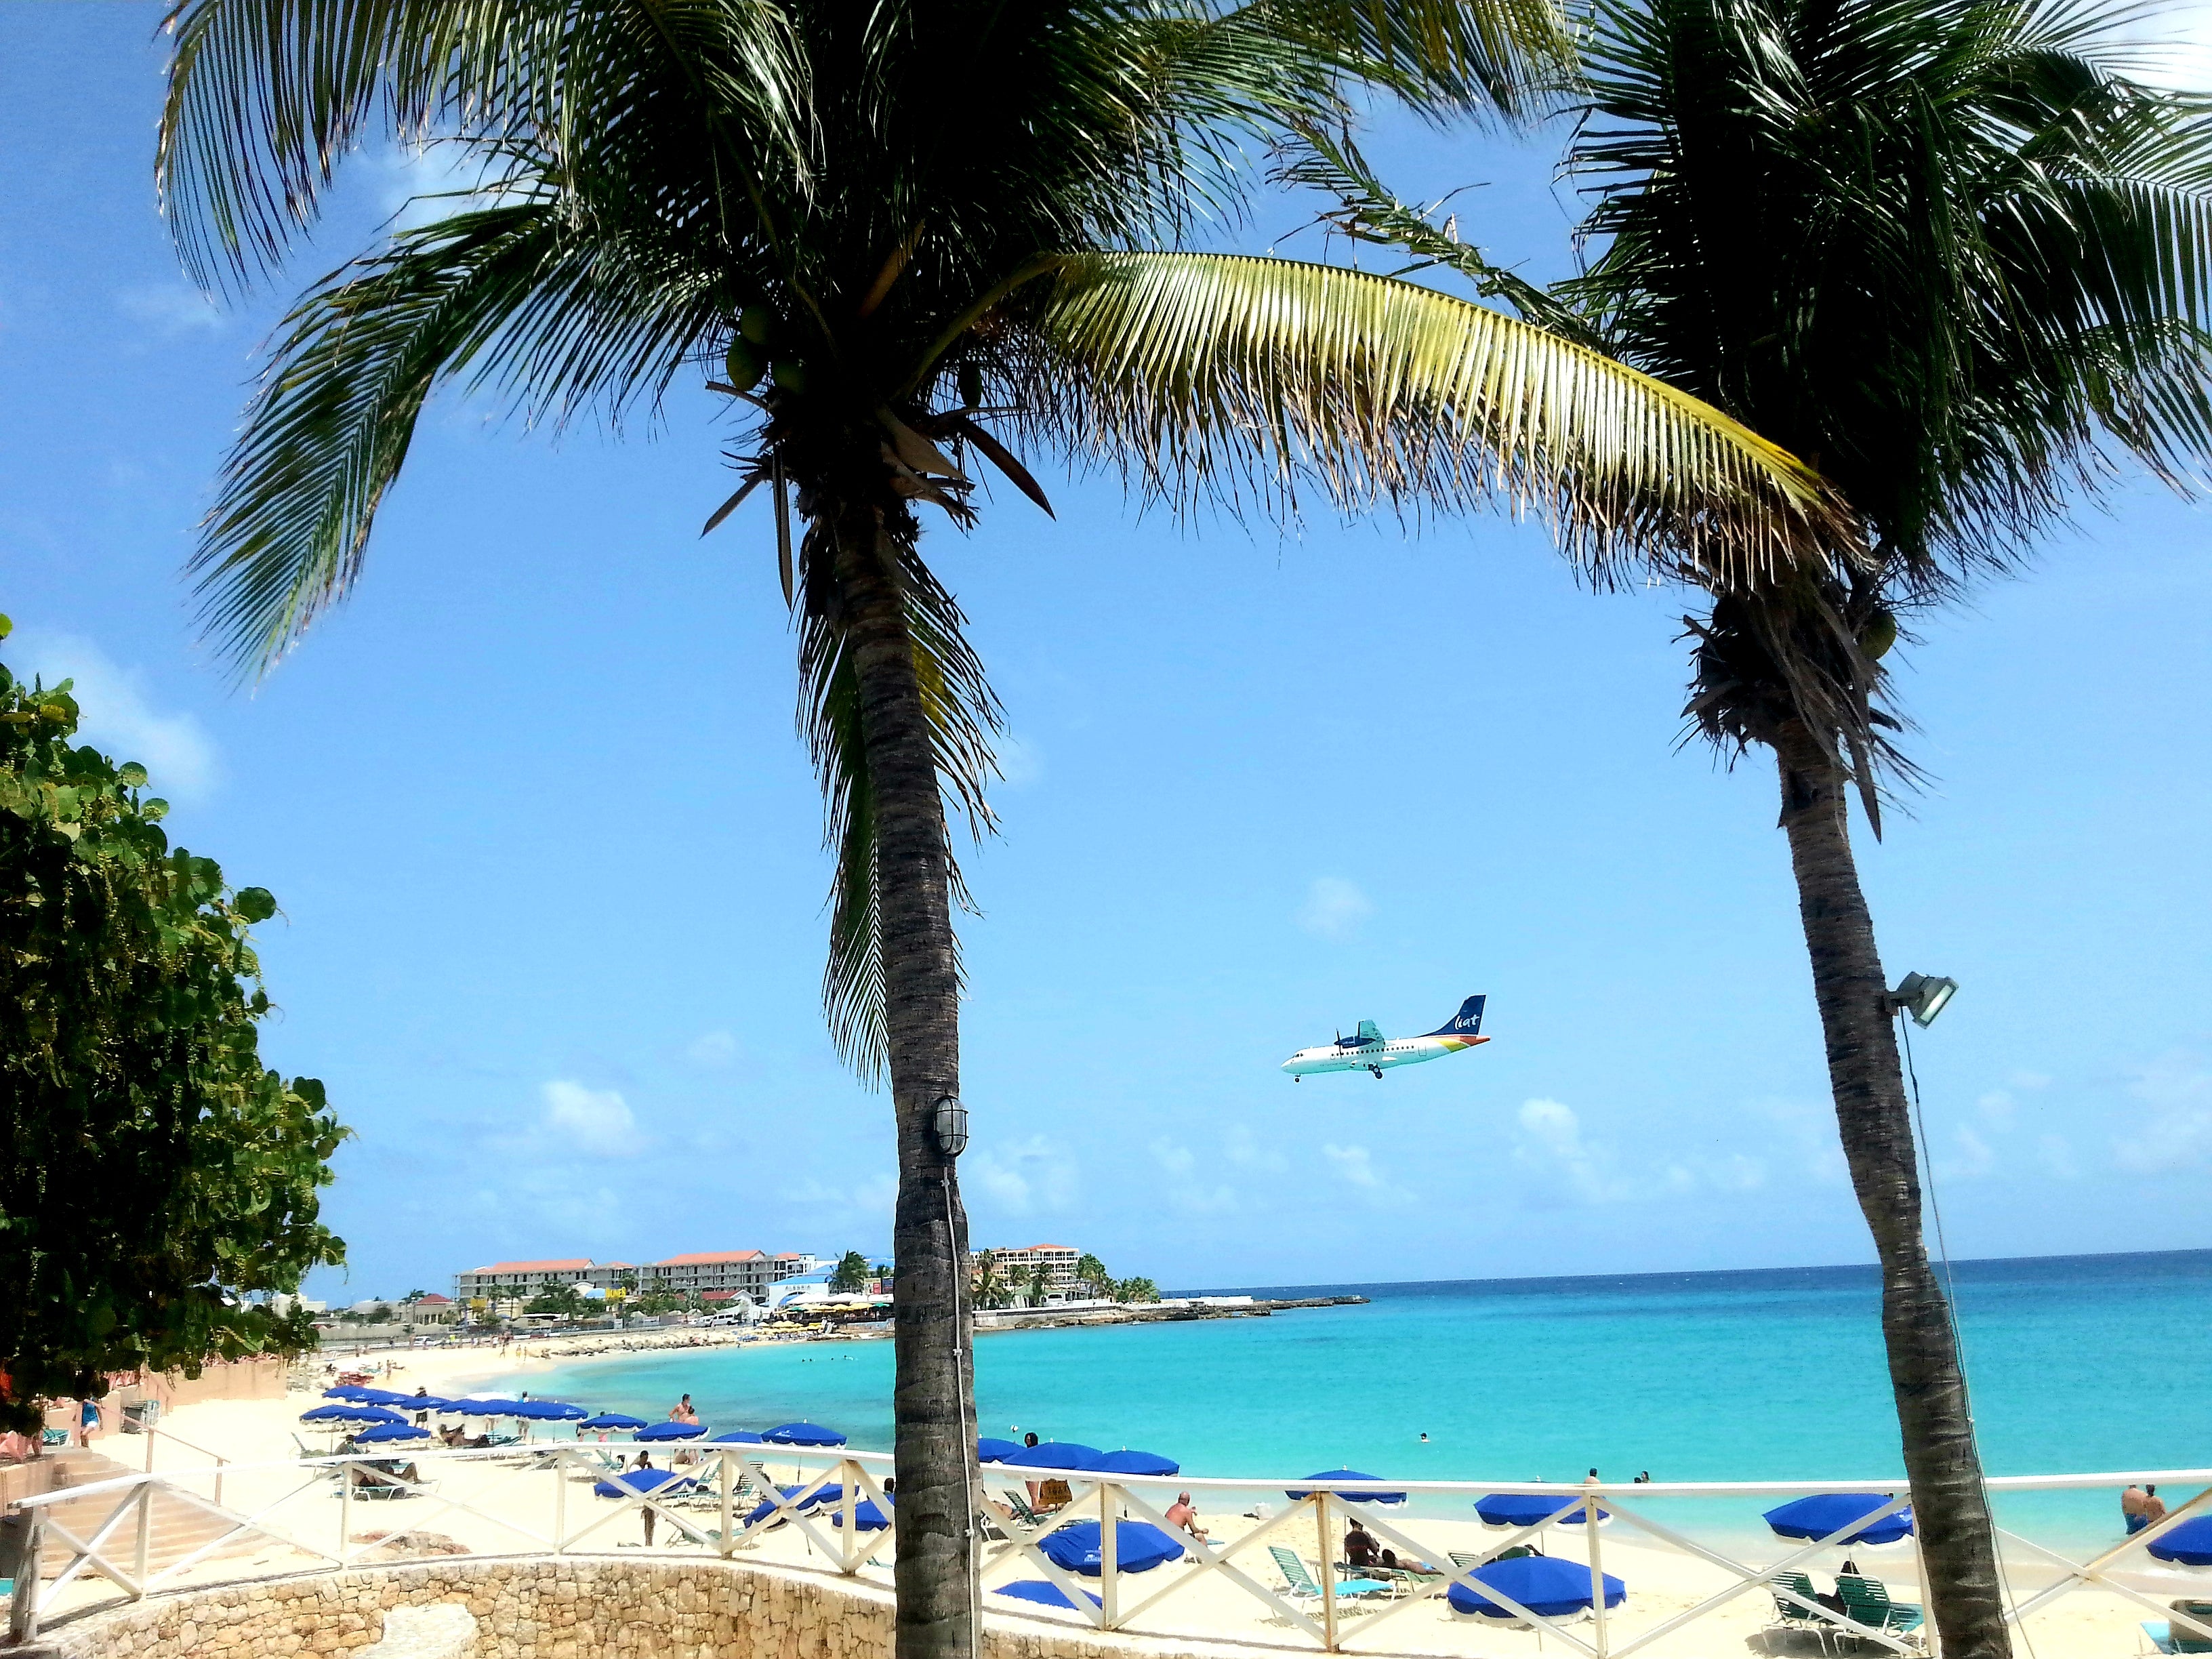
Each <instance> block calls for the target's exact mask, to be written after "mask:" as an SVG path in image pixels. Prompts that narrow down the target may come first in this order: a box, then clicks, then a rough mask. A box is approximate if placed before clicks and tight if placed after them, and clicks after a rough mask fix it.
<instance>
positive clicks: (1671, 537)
mask: <svg viewBox="0 0 2212 1659" xmlns="http://www.w3.org/2000/svg"><path fill="white" fill-rule="evenodd" d="M1036 326H1037V327H1038V329H1039V330H1040V331H1041V332H1042V336H1043V337H1044V338H1045V339H1046V341H1047V342H1048V349H1049V351H1050V353H1051V357H1052V364H1051V368H1049V369H1048V370H1047V371H1046V372H1045V373H1044V374H1041V375H1040V377H1039V379H1040V382H1041V384H1040V387H1039V393H1040V395H1041V396H1049V395H1054V391H1055V388H1056V389H1057V394H1056V395H1057V396H1058V398H1059V403H1058V404H1057V406H1056V407H1054V409H1053V410H1052V415H1051V419H1052V420H1053V422H1054V423H1055V424H1056V425H1057V426H1058V427H1059V428H1060V430H1061V431H1062V432H1064V433H1065V434H1066V435H1068V436H1069V437H1070V438H1071V439H1072V441H1074V442H1076V443H1078V444H1079V445H1082V446H1085V447H1089V448H1090V449H1091V450H1093V451H1095V452H1097V453H1099V454H1101V455H1103V456H1104V457H1106V458H1108V459H1119V460H1121V461H1122V462H1123V464H1124V465H1129V466H1131V467H1133V469H1135V470H1138V471H1140V472H1141V473H1142V474H1143V476H1144V477H1145V478H1146V483H1148V484H1149V486H1150V487H1151V488H1152V489H1154V490H1156V491H1157V492H1158V493H1160V494H1162V495H1167V496H1170V497H1171V498H1175V499H1178V500H1188V499H1190V498H1192V497H1193V496H1194V495H1200V494H1204V493H1206V492H1209V491H1212V492H1219V493H1223V494H1234V493H1235V492H1236V491H1237V490H1239V489H1247V488H1249V489H1254V490H1255V491H1257V492H1258V493H1260V494H1261V495H1263V496H1265V497H1267V498H1268V499H1269V500H1271V501H1279V502H1289V501H1295V499H1296V495H1297V487H1298V485H1299V483H1300V482H1301V481H1305V482H1307V483H1317V484H1319V485H1320V486H1321V487H1322V489H1324V490H1325V491H1326V493H1327V494H1328V496H1329V497H1330V498H1331V499H1332V500H1333V501H1336V502H1338V503H1340V504H1341V505H1344V506H1358V505H1362V504H1365V503H1369V502H1374V501H1383V502H1388V503H1391V504H1394V505H1395V506H1398V507H1401V508H1404V509H1411V510H1419V508H1421V507H1424V506H1430V505H1433V506H1438V507H1446V508H1453V509H1456V508H1462V507H1471V506H1474V505H1478V504H1482V503H1486V502H1487V501H1493V500H1499V499H1502V500H1503V501H1505V502H1507V503H1508V504H1510V506H1511V507H1514V508H1515V509H1516V510H1523V509H1527V510H1535V511H1539V512H1541V513H1543V514H1544V516H1545V517H1546V518H1547V520H1549V522H1550V525H1551V527H1552V529H1553V533H1554V535H1555V536H1556V537H1557V538H1559V541H1560V543H1561V544H1562V545H1563V546H1564V547H1565V549H1566V550H1568V551H1569V553H1570V554H1571V556H1573V557H1574V558H1575V559H1576V561H1577V563H1578V564H1579V565H1580V566H1581V567H1582V568H1584V569H1585V570H1587V571H1589V572H1590V573H1591V574H1593V575H1594V576H1595V577H1597V578H1599V579H1601V580H1603V579H1608V578H1610V577H1613V576H1615V575H1618V574H1620V572H1621V571H1622V570H1624V569H1625V568H1627V567H1628V566H1629V565H1630V564H1631V563H1649V562H1664V563H1667V564H1668V565H1670V566H1679V567H1680V568H1683V569H1685V570H1686V571H1689V572H1692V573H1702V574H1704V575H1705V576H1706V577H1709V578H1711V579H1712V580H1725V581H1739V580H1750V579H1751V578H1753V576H1755V575H1757V574H1761V573H1767V574H1771V573H1772V572H1774V571H1776V570H1778V569H1782V568H1787V567H1790V565H1792V564H1794V563H1795V562H1797V561H1798V560H1799V559H1801V558H1802V557H1805V556H1820V557H1824V558H1825V557H1827V556H1832V555H1833V554H1834V552H1835V551H1836V550H1838V549H1844V550H1848V549H1849V548H1850V547H1851V546H1852V545H1854V544H1855V543H1854V532H1853V530H1852V526H1851V525H1850V521H1849V520H1848V519H1847V518H1846V517H1845V516H1844V514H1843V513H1841V512H1840V511H1839V510H1838V507H1836V505H1835V503H1834V502H1833V501H1832V499H1831V497H1830V496H1829V495H1828V494H1827V492H1826V487H1825V485H1824V484H1823V483H1822V482H1821V480H1820V478H1819V477H1818V476H1817V475H1815V474H1814V472H1812V471H1811V470H1810V469H1808V468H1807V467H1806V466H1804V465H1802V463H1800V462H1798V461H1797V460H1796V459H1794V458H1792V457H1791V456H1790V455H1788V454H1787V453H1784V452H1783V451H1782V450H1780V449H1778V448H1777V447H1775V446H1774V445H1772V444H1770V443H1768V442H1766V441H1765V440H1764V439H1762V438H1760V437H1759V436H1758V435H1756V434H1755V433H1753V432H1751V431H1749V430H1748V429H1747V428H1744V427H1742V426H1741V425H1740V424H1738V423H1737V422H1735V421H1732V420H1730V419H1729V417H1728V416H1724V415H1723V414H1721V413H1719V412H1718V411H1717V410H1713V409H1711V408H1710V407H1708V406H1706V405H1705V404H1701V403H1699V401H1698V400H1697V399H1696V398H1692V397H1690V396H1689V395H1687V394H1686V393H1684V392H1679V391H1676V390H1675V389H1674V388H1673V387H1671V386H1666V385H1664V384H1663V383H1662V382H1660V381H1658V380H1654V379H1652V378H1651V377H1650V376H1649V375H1645V374H1639V373H1638V372H1637V371H1635V370H1633V369H1631V368H1626V367H1624V366H1623V365H1622V364H1620V363H1618V362H1614V361H1613V360H1612V359H1610V358H1607V357H1605V356H1601V355H1600V354H1599V353H1597V352H1595V351H1592V350H1590V349H1588V348H1587V347H1583V346H1580V345H1577V344H1575V343H1572V342H1571V341H1566V340H1563V339H1560V338H1559V337H1557V336H1555V335H1553V334H1549V333H1547V332H1546V331H1543V330H1541V329H1539V328H1535V327H1533V326H1531V325H1528V324H1527V323H1523V322H1520V321H1518V320H1516V319H1513V318H1510V317H1506V316H1504V315H1502V314H1501V313H1498V312H1494V311H1491V310H1488V309H1486V308H1485V307H1480V306H1476V305H1472V304H1469V303H1468V301H1463V300H1458V299H1455V298H1452V297H1450V296H1449V295H1443V294H1438V293H1437V292H1435V291H1434V290H1432V289H1425V288H1421V287H1419V286H1416V285H1415V284H1413V283H1406V282H1399V281H1394V280H1391V279H1389V278H1386V277H1379V276H1368V275H1365V274H1364V273H1361V272H1358V271H1351V270H1341V269H1338V268H1335V267H1331V266H1325V265H1313V264H1297V263H1293V262H1291V261H1287V260H1278V259H1259V258H1240V257H1232V256H1225V255H1212V254H1147V253H1118V254H1117V253H1108V254H1091V255H1079V256H1069V257H1067V258H1063V259H1061V260H1060V261H1059V262H1058V267H1057V270H1056V272H1055V273H1054V279H1053V281H1052V283H1051V287H1050V289H1049V292H1048V295H1046V296H1045V297H1044V298H1043V300H1042V302H1041V310H1040V313H1039V314H1038V316H1037V318H1036Z"/></svg>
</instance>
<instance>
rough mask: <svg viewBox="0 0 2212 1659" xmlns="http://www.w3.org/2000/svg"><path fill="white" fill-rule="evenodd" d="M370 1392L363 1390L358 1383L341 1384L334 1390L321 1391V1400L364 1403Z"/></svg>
mask: <svg viewBox="0 0 2212 1659" xmlns="http://www.w3.org/2000/svg"><path fill="white" fill-rule="evenodd" d="M371 1392H372V1390H370V1389H364V1388H363V1387H362V1385H361V1384H360V1383H339V1384H338V1385H337V1387H336V1388H335V1389H324V1390H323V1398H324V1399H325V1400H354V1401H365V1400H367V1399H368V1395H369V1394H370V1393H371Z"/></svg>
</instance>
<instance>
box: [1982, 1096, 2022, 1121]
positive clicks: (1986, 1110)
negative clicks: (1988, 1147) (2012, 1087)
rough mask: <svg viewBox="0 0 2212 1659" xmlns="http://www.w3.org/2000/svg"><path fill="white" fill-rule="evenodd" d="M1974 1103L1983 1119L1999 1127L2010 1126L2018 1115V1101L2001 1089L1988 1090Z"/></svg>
mask: <svg viewBox="0 0 2212 1659" xmlns="http://www.w3.org/2000/svg"><path fill="white" fill-rule="evenodd" d="M1974 1104H1975V1106H1976V1107H1977V1108H1978V1109H1979V1110H1980V1112H1981V1115H1982V1116H1983V1117H1984V1119H1986V1120H1987V1121H1989V1122H1990V1123H1991V1124H1993V1125H1995V1126H1996V1127H1998V1128H2001V1129H2008V1128H2010V1127H2012V1122H2013V1120H2014V1119H2015V1118H2016V1117H2018V1116H2019V1115H2020V1103H2019V1102H2018V1101H2016V1100H2015V1099H2014V1098H2013V1097H2012V1095H2011V1093H2010V1092H2009V1091H2007V1090H2003V1089H1992V1090H1990V1091H1989V1093H1987V1094H1985V1095H1984V1096H1983V1097H1981V1098H1980V1099H1979V1100H1978V1101H1976V1102H1975V1103H1974Z"/></svg>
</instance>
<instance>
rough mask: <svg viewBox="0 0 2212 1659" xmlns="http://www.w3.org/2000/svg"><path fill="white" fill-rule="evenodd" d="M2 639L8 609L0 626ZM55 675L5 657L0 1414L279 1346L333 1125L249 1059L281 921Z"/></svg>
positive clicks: (319, 1233)
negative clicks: (261, 925)
mask: <svg viewBox="0 0 2212 1659" xmlns="http://www.w3.org/2000/svg"><path fill="white" fill-rule="evenodd" d="M8 631H9V629H8V624H7V623H6V619H5V618H3V617H0V638H4V637H5V636H6V635H7V633H8ZM76 726H77V706H76V700H75V699H74V698H73V697H72V696H70V683H69V682H68V681H64V682H62V683H61V684H58V685H54V686H45V685H41V684H38V683H37V682H35V681H34V682H33V683H32V684H29V685H25V684H21V683H20V682H18V681H17V680H15V678H14V677H13V676H12V675H11V674H10V673H9V671H8V670H7V669H6V668H5V667H4V666H0V1134H4V1136H5V1146H6V1155H5V1157H4V1158H0V1369H4V1370H5V1373H6V1377H5V1394H4V1398H0V1424H4V1425H5V1426H8V1427H11V1428H16V1429H25V1430H27V1429H30V1428H33V1427H35V1426H36V1425H37V1424H38V1423H39V1421H40V1407H39V1406H38V1404H37V1402H38V1401H40V1399H41V1398H42V1397H57V1396H64V1395H86V1394H100V1393H104V1392H106V1388H107V1383H106V1377H107V1376H108V1375H109V1374H110V1373H113V1372H118V1371H131V1370H138V1369H140V1368H142V1367H143V1368H144V1369H147V1370H157V1371H158V1370H183V1371H184V1372H185V1374H186V1375H187V1376H197V1375H198V1373H199V1370H200V1369H201V1367H202V1365H203V1364H204V1363H205V1362H206V1361H207V1360H209V1359H211V1358H223V1359H234V1358H244V1357H246V1356H247V1355H250V1354H258V1353H294V1352H301V1351H303V1350H305V1349H307V1348H310V1347H313V1346H314V1342H315V1332H314V1326H313V1322H312V1321H311V1320H310V1318H309V1316H307V1312H306V1310H304V1309H301V1308H300V1307H299V1306H298V1305H297V1304H294V1305H293V1306H292V1307H291V1308H290V1309H289V1311H287V1312H284V1313H278V1312H276V1311H275V1310H272V1309H270V1308H269V1307H267V1306H265V1305H263V1304H264V1300H265V1296H266V1294H273V1293H280V1292H290V1291H297V1290H298V1289H299V1287H300V1280H301V1276H302V1275H303V1274H305V1273H307V1270H308V1269H309V1268H311V1267H318V1266H323V1265H332V1264H336V1263H337V1262H339V1261H343V1259H344V1249H345V1247H344V1245H343V1243H342V1242H341V1241H340V1240H339V1239H338V1238H337V1237H336V1236H335V1235H333V1234H332V1233H331V1231H330V1230H329V1229H328V1228H326V1227H325V1226H324V1225H322V1223H321V1221H320V1219H319V1198H318V1194H319V1189H320V1188H323V1187H325V1186H327V1185H328V1184H329V1183H330V1182H331V1168H330V1158H331V1154H332V1153H333V1152H336V1151H337V1146H338V1144H339V1142H340V1141H342V1140H343V1139H345V1138H346V1134H347V1131H346V1130H344V1129H343V1128H342V1127H340V1126H339V1124H338V1121H337V1118H336V1117H335V1116H334V1115H331V1111H330V1110H329V1108H328V1106H327V1104H326V1103H325V1099H324V1095H323V1085H321V1084H320V1083H319V1082H317V1081H316V1080H315V1079H313V1078H294V1079H289V1080H287V1079H284V1078H283V1077H280V1076H279V1075H278V1074H277V1073H276V1072H274V1071H272V1070H270V1069H269V1068H268V1067H266V1066H264V1065H263V1064H262V1063H261V1060H260V1056H259V1053H258V1046H257V1040H256V1033H257V1030H258V1024H259V1022H260V1021H261V1020H262V1019H263V1018H264V1017H265V1016H266V1015H267V1013H268V1012H269V1008H270V1002H269V996H268V993H267V992H266V991H265V990H264V988H263V987H262V986H261V983H260V967H259V963H258V961H257V959H256V957H255V956H254V952H253V948H252V941H251V939H250V937H249V934H248V931H247V930H248V929H249V928H250V927H252V925H253V924H254V923H256V922H261V921H267V920H268V919H269V918H270V916H272V915H275V914H276V900H275V899H274V898H272V897H271V896H270V895H269V894H268V893H267V892H266V891H265V890H263V889H261V888H258V887H243V888H237V889H233V888H231V887H229V886H228V885H227V884H225V882H224V880H223V876H222V870H221V869H220V868H219V867H217V866H216V863H215V861H214V860H212V859H207V858H202V857H200V856H198V855H197V854H193V853H191V852H188V851H186V850H185V848H181V847H179V848H172V847H171V846H170V844H169V840H168V836H167V834H166V832H165V831H164V830H163V829H162V828H161V819H162V817H164V816H165V814H166V812H167V806H166V805H165V804H164V803H163V802H162V801H161V800H160V799H156V798H155V797H152V796H149V795H148V794H147V793H145V789H146V786H147V781H148V780H147V775H146V769H145V768H144V767H143V766H140V765H138V764H137V763H136V762H126V763H124V764H121V765H118V764H117V763H115V762H114V761H113V760H112V759H110V758H109V757H107V756H106V755H103V754H101V753H100V751H99V750H96V749H94V748H92V747H91V746H90V745H88V744H82V745H81V744H74V743H72V742H71V738H73V737H74V736H75V734H76Z"/></svg>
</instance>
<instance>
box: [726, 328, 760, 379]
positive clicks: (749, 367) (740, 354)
mask: <svg viewBox="0 0 2212 1659" xmlns="http://www.w3.org/2000/svg"><path fill="white" fill-rule="evenodd" d="M722 367H723V368H726V369H727V370H728V371H729V374H730V384H731V385H732V386H735V387H737V389H738V391H740V392H750V390H751V389H752V388H753V387H754V386H757V385H759V384H760V377H761V358H760V353H759V352H757V351H756V350H755V349H753V346H752V343H751V342H750V341H749V340H747V339H746V338H745V337H744V336H743V335H742V334H741V335H739V336H738V337H737V338H736V339H734V340H732V341H731V342H730V355H729V356H726V357H725V358H724V359H723V360H722Z"/></svg>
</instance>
